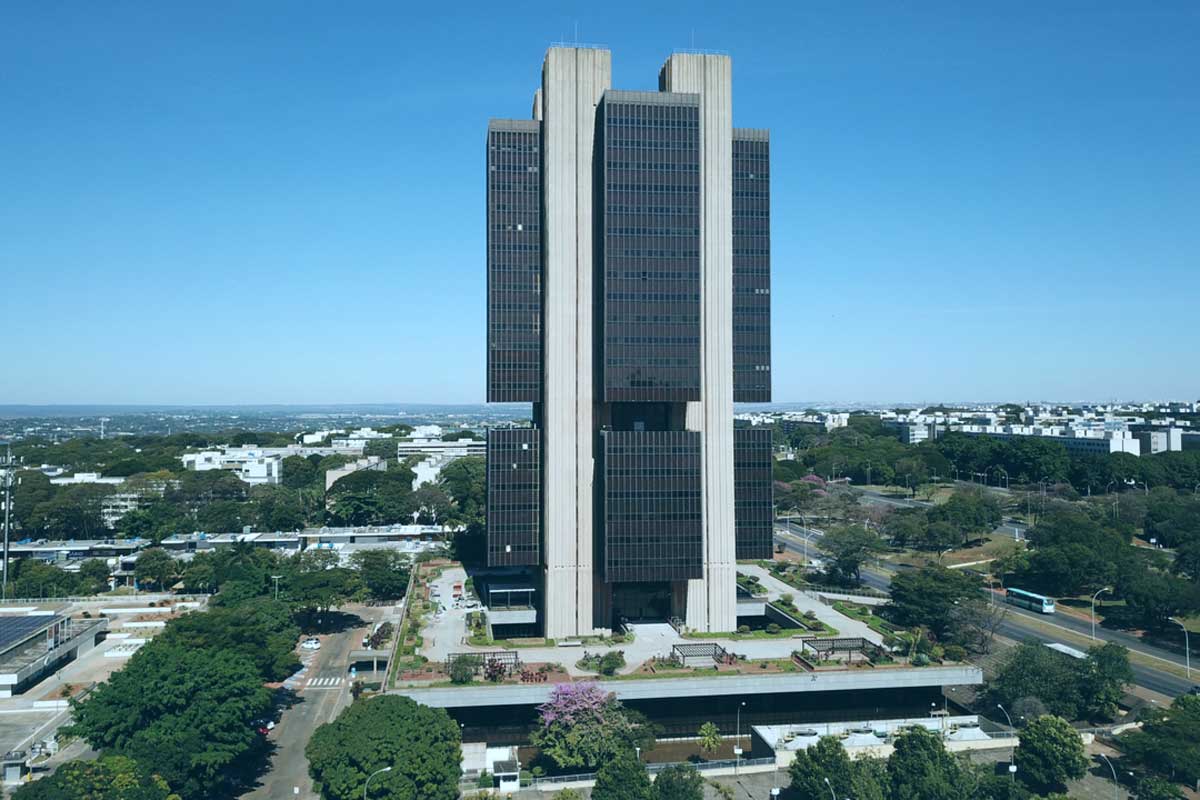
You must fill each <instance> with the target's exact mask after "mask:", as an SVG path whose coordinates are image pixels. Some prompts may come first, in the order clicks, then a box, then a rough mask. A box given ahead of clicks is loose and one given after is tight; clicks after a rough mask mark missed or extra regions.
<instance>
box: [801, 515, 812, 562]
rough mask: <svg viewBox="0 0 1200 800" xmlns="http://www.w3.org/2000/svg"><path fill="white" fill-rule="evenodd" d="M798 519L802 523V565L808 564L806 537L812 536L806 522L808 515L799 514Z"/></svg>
mask: <svg viewBox="0 0 1200 800" xmlns="http://www.w3.org/2000/svg"><path fill="white" fill-rule="evenodd" d="M800 521H801V522H803V523H804V566H805V567H807V566H808V539H809V537H810V536H812V527H811V526H809V524H808V516H807V515H805V514H801V515H800Z"/></svg>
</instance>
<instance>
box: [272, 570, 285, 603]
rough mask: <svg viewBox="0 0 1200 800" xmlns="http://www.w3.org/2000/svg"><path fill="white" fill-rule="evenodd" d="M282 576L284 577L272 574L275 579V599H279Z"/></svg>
mask: <svg viewBox="0 0 1200 800" xmlns="http://www.w3.org/2000/svg"><path fill="white" fill-rule="evenodd" d="M282 577H283V576H282V575H272V576H271V580H273V581H275V599H276V600H278V599H279V579H280V578H282Z"/></svg>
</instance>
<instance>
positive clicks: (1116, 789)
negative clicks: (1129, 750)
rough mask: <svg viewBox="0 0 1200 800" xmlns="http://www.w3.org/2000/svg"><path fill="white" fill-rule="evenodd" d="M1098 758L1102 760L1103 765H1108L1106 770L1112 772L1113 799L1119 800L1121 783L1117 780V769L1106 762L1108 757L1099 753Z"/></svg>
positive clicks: (1109, 762)
mask: <svg viewBox="0 0 1200 800" xmlns="http://www.w3.org/2000/svg"><path fill="white" fill-rule="evenodd" d="M1100 757H1101V758H1103V759H1104V763H1105V764H1108V768H1109V769H1111V770H1112V774H1113V797H1114V798H1116V799H1117V800H1120V798H1121V782H1120V781H1118V780H1117V768H1116V767H1114V766H1113V763H1112V762H1111V761H1109V760H1108V756H1106V755H1104V753H1101V754H1100Z"/></svg>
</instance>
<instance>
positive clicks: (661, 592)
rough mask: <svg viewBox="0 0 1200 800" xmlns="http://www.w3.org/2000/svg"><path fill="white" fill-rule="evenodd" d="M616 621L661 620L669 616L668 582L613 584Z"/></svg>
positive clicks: (669, 597)
mask: <svg viewBox="0 0 1200 800" xmlns="http://www.w3.org/2000/svg"><path fill="white" fill-rule="evenodd" d="M613 614H614V615H615V617H616V619H617V622H662V621H663V620H666V619H667V618H668V617H670V616H671V584H670V583H618V584H615V585H614V586H613Z"/></svg>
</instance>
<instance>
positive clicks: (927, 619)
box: [887, 565, 979, 637]
mask: <svg viewBox="0 0 1200 800" xmlns="http://www.w3.org/2000/svg"><path fill="white" fill-rule="evenodd" d="M978 594H979V581H978V579H976V578H974V577H972V576H971V575H970V574H968V573H965V572H963V571H961V570H954V569H947V568H946V567H943V566H940V565H930V566H927V567H924V568H922V569H919V570H913V571H909V572H901V573H899V574H897V575H896V577H894V578H893V579H892V601H891V603H890V604H889V605H888V612H887V613H888V614H889V615H890V616H891V618H892V619H893V620H894V621H895V622H897V623H898V624H900V625H927V626H929V629H930V630H931V631H932V632H933V633H934V635H936V636H938V637H943V636H945V635H946V634H947V633H949V631H950V629H951V627H952V625H953V623H954V613H955V612H954V606H955V603H958V602H961V601H963V600H966V599H967V598H970V597H973V596H977V595H978Z"/></svg>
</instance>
